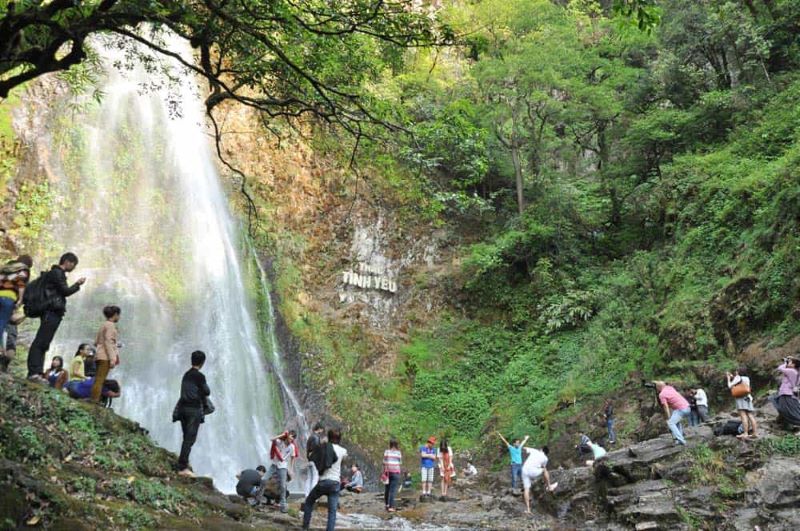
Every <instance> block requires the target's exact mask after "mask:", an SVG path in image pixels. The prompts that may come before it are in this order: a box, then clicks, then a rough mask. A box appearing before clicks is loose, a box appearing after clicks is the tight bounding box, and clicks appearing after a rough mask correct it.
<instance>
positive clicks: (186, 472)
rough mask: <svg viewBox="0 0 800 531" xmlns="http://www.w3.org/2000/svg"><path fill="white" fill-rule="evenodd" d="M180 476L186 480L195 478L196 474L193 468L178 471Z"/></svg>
mask: <svg viewBox="0 0 800 531" xmlns="http://www.w3.org/2000/svg"><path fill="white" fill-rule="evenodd" d="M178 475H179V476H182V477H185V478H193V477H194V472H192V469H191V468H184V469H183V470H179V471H178Z"/></svg>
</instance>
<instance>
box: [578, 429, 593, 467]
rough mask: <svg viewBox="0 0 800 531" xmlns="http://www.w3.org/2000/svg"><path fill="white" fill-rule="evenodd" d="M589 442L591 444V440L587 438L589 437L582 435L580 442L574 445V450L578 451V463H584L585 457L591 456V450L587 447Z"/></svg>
mask: <svg viewBox="0 0 800 531" xmlns="http://www.w3.org/2000/svg"><path fill="white" fill-rule="evenodd" d="M590 442H592V440H591V439H590V438H589V436H588V435H586V434H583V433H582V434H581V438H580V442H579V443H578V444H576V445H575V449H576V450H577V451H578V461H579V462H583V461H585V459H584V457H585V456H588V455H592V448H591V447H590V446H589V443H590Z"/></svg>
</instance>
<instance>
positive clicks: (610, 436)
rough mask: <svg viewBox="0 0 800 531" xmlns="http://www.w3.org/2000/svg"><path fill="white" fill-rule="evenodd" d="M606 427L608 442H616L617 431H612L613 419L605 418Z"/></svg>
mask: <svg viewBox="0 0 800 531" xmlns="http://www.w3.org/2000/svg"><path fill="white" fill-rule="evenodd" d="M606 429H608V442H610V443H613V442H617V432H615V431H614V419H606Z"/></svg>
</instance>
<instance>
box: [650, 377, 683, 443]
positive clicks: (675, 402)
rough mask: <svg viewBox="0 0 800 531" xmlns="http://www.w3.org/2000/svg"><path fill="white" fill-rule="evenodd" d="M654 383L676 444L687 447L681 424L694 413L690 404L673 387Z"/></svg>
mask: <svg viewBox="0 0 800 531" xmlns="http://www.w3.org/2000/svg"><path fill="white" fill-rule="evenodd" d="M654 383H655V384H656V391H658V401H659V402H660V403H661V406H662V407H663V408H664V415H665V416H666V417H667V426H668V427H669V431H671V432H672V436H673V437H674V438H675V443H676V444H680V445H684V446H685V445H686V439H685V438H684V436H683V426H682V425H681V422H682V421H683V419H685V418H687V417H689V415H690V414H691V412H692V410H691V408H690V407H689V402H687V401H686V399H685V398H683V397H682V396H681V394H680V393H679V392H678V391H677V390H676V389H675V388H674V387H672V386H671V385H667V384H666V383H665V382H662V381H656V382H654ZM670 410H671V412H670Z"/></svg>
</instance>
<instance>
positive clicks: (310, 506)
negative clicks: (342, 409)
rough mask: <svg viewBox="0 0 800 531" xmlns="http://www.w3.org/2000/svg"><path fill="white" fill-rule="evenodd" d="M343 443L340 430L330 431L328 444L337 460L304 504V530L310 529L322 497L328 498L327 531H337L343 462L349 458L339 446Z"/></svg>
mask: <svg viewBox="0 0 800 531" xmlns="http://www.w3.org/2000/svg"><path fill="white" fill-rule="evenodd" d="M341 441H342V433H341V432H340V431H339V430H328V443H327V444H331V445H333V451H334V453H335V454H336V460H335V461H334V462H333V463H332V464H331V466H330V467H329V468H328V469H326V470H322V472H321V474H320V476H319V483H317V485H316V486H315V487H314V488H313V489H311V492H310V493H309V494H308V497H307V498H306V501H305V503H304V504H303V529H309V526H310V525H311V516H312V515H313V513H314V504H315V503H316V502H317V500H318V499H320V498H321V497H322V496H327V497H328V523H327V526H326V527H325V531H334V529H336V510H337V509H338V507H339V491H340V490H341V487H342V485H341V481H342V461H343V460H344V458H345V457H346V456H347V450H345V449H344V448H342V447H341V446H339V443H340V442H341Z"/></svg>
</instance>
